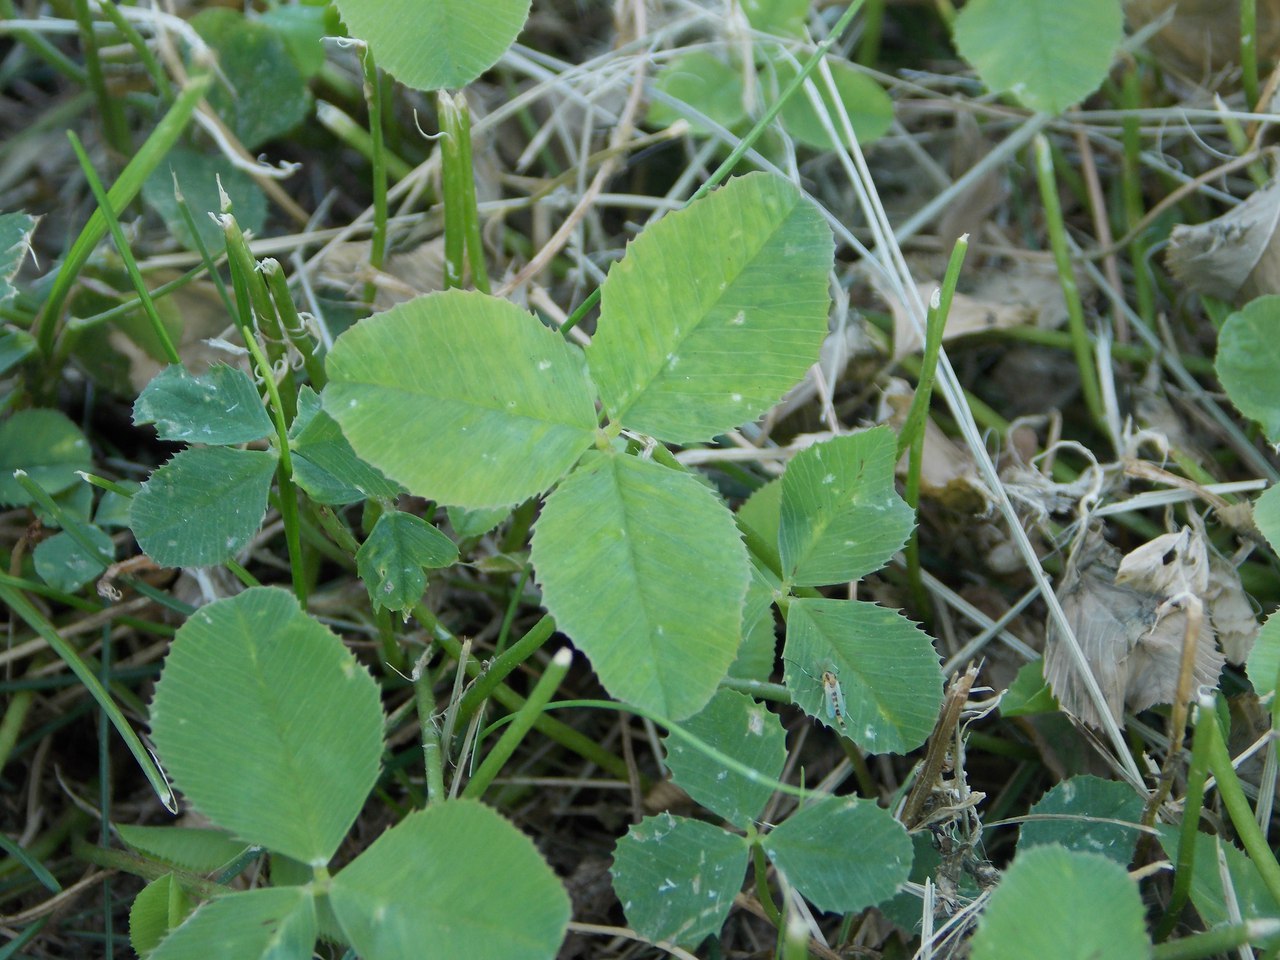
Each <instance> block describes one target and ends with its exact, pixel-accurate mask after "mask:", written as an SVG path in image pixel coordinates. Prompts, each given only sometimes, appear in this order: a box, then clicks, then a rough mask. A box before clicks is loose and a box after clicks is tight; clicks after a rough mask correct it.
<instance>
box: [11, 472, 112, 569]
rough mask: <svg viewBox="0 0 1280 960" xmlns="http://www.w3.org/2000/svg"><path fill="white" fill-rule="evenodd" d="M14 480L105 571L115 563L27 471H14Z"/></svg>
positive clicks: (75, 519)
mask: <svg viewBox="0 0 1280 960" xmlns="http://www.w3.org/2000/svg"><path fill="white" fill-rule="evenodd" d="M13 479H15V480H17V481H18V485H19V486H21V487H22V489H23V490H25V491H27V493H29V494H30V495H31V498H32V499H33V500H34V501H35V502H36V503H38V504H39V505H40V506H41V507H43V508H44V509H45V510H47V511H48V512H49V515H50V516H52V517H53V519H54V520H56V521H57V523H58V526H59V527H61V528H62V529H63V531H64V532H65V533H66V534H67V536H69V537H71V539H72V540H74V541H75V542H76V543H77V544H79V545H80V548H81V549H82V550H84V551H85V552H86V553H87V554H89V556H91V557H93V558H95V559H96V560H97V561H98V562H99V563H100V564H101V565H102V566H103V568H104V569H105V568H106V567H109V566H111V564H112V563H114V562H115V557H111V556H108V555H107V554H105V553H103V552H102V551H101V549H99V547H98V545H97V544H96V543H94V542H93V541H92V540H90V539H89V535H88V534H87V533H85V532H84V531H85V524H84V522H83V521H82V520H80V519H79V518H77V517H73V516H71V515H69V514H68V513H67V511H66V510H64V509H63V508H62V505H61V504H59V503H58V501H56V500H54V499H53V497H51V496H50V495H49V491H47V490H45V489H44V487H42V486H40V485H39V484H38V483H36V482H35V481H34V480H32V479H31V477H30V476H29V475H28V474H27V471H25V470H15V471H13Z"/></svg>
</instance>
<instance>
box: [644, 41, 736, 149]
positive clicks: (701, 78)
mask: <svg viewBox="0 0 1280 960" xmlns="http://www.w3.org/2000/svg"><path fill="white" fill-rule="evenodd" d="M653 85H654V87H655V88H656V89H657V90H658V91H660V92H662V93H665V94H666V95H667V96H669V97H672V98H674V99H676V100H679V101H680V102H682V103H687V104H688V105H689V106H691V107H693V108H694V109H695V110H697V111H698V112H699V113H702V114H705V115H706V116H707V117H709V118H710V119H712V120H714V121H715V122H716V123H718V124H720V126H722V127H725V128H726V129H732V128H733V127H734V126H735V125H736V124H738V123H740V122H741V121H743V120H745V119H746V117H747V109H746V107H745V106H744V105H743V102H742V93H743V91H742V71H741V69H736V68H734V67H731V66H730V65H729V64H727V63H725V62H724V61H723V60H721V59H720V58H719V57H717V56H716V55H715V54H713V53H711V52H709V51H707V50H694V51H691V52H690V53H686V54H684V55H683V56H681V57H677V58H676V59H674V60H672V61H671V62H670V63H666V64H663V66H662V68H661V69H660V70H659V71H658V73H657V76H655V77H654V79H653ZM684 117H685V114H684V112H682V111H681V110H680V108H679V107H676V106H670V105H668V104H666V103H663V102H662V101H661V100H653V101H652V102H651V103H650V104H649V118H648V119H649V123H651V124H653V125H654V126H656V127H668V126H670V125H671V124H673V123H675V122H676V121H677V120H680V119H682V118H684ZM688 120H689V129H690V131H691V132H693V133H694V134H698V135H705V134H708V133H710V132H711V131H710V130H709V129H708V128H707V127H706V125H705V124H701V123H699V122H698V121H697V120H696V119H695V118H693V117H689V118H688Z"/></svg>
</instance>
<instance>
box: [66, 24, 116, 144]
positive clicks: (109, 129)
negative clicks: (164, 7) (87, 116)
mask: <svg viewBox="0 0 1280 960" xmlns="http://www.w3.org/2000/svg"><path fill="white" fill-rule="evenodd" d="M108 2H110V0H108ZM71 7H72V10H74V11H75V17H76V26H78V27H79V28H80V51H81V53H82V54H83V55H84V67H85V80H86V81H87V82H88V85H89V89H90V90H92V91H93V96H94V98H95V99H96V100H97V101H98V115H99V116H100V117H101V118H102V137H103V139H104V140H105V141H106V142H107V145H108V146H109V147H110V148H111V149H112V150H114V151H115V152H116V153H117V154H118V155H119V156H122V157H123V156H128V155H129V149H130V145H129V129H128V127H126V126H125V122H124V113H123V111H122V110H121V109H120V106H121V100H120V98H119V97H113V96H112V95H111V94H110V93H109V92H108V90H107V81H106V77H105V76H104V75H103V72H102V60H101V59H100V58H99V57H98V38H97V36H96V34H95V33H94V30H93V17H92V15H91V14H90V13H89V0H72V2H71Z"/></svg>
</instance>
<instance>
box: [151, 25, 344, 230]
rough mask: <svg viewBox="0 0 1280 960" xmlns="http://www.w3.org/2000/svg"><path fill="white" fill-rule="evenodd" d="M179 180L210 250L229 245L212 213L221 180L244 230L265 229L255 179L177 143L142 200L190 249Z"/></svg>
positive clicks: (215, 157) (214, 155)
mask: <svg viewBox="0 0 1280 960" xmlns="http://www.w3.org/2000/svg"><path fill="white" fill-rule="evenodd" d="M282 9H297V8H293V7H289V8H282ZM318 46H319V45H318V44H317V47H318ZM322 55H323V54H322ZM175 178H176V179H177V181H178V183H177V188H178V190H180V191H181V192H182V197H183V199H184V200H185V201H186V204H187V210H188V211H189V212H190V214H191V218H192V220H193V221H194V222H195V225H196V232H197V233H199V234H200V239H201V241H202V242H203V243H204V245H205V248H206V249H207V250H209V251H210V253H213V254H217V253H219V252H221V251H222V250H223V249H225V248H226V245H227V236H226V233H225V232H223V229H222V228H221V227H220V226H218V224H216V223H214V222H213V219H212V218H211V217H210V216H209V214H211V213H221V212H222V198H221V196H219V193H218V187H219V184H221V187H222V190H223V192H225V193H226V195H227V196H228V197H229V198H230V200H231V212H232V213H234V214H235V218H236V222H237V223H238V224H240V229H242V230H243V231H244V232H245V233H254V234H260V233H261V232H262V228H263V226H264V225H265V223H266V221H267V198H266V195H265V194H264V193H263V192H262V190H261V188H259V186H258V185H257V184H256V183H254V182H253V178H252V177H250V176H249V175H248V174H247V173H245V172H244V171H243V170H241V169H240V168H239V167H236V166H233V165H232V163H231V161H230V160H228V159H227V158H226V157H224V156H223V155H222V154H220V153H198V152H196V151H195V150H190V149H188V148H186V147H174V148H173V149H172V150H170V151H169V155H168V156H167V157H165V159H164V160H163V161H161V163H160V166H158V167H156V169H155V170H154V171H153V172H152V174H151V176H149V177H147V179H146V182H145V183H143V184H142V199H143V200H144V201H146V204H147V206H149V207H150V208H151V209H152V210H154V211H155V212H156V213H157V214H158V215H159V216H160V219H162V220H163V221H164V225H165V227H166V228H167V229H168V231H169V233H170V234H172V235H173V236H174V237H175V238H176V239H177V241H178V242H179V243H181V244H182V245H183V246H184V247H186V248H187V249H189V250H196V249H198V248H197V247H196V244H195V241H194V239H193V238H192V236H191V231H190V230H189V229H188V228H187V221H186V218H185V217H183V216H182V211H181V209H180V208H179V206H178V198H177V197H176V196H175V195H174V179H175Z"/></svg>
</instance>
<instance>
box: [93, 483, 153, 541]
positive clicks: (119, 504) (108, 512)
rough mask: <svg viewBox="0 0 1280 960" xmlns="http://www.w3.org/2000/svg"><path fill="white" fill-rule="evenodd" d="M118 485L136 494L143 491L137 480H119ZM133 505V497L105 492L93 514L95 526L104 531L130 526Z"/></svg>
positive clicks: (110, 491) (111, 491)
mask: <svg viewBox="0 0 1280 960" xmlns="http://www.w3.org/2000/svg"><path fill="white" fill-rule="evenodd" d="M116 483H117V484H119V485H120V486H121V487H124V488H125V489H126V490H129V491H131V493H134V494H136V493H137V492H138V491H139V490H141V489H142V484H140V483H139V482H138V481H137V480H117V481H116ZM86 486H87V484H86ZM131 503H133V497H132V496H127V497H126V496H125V495H123V494H120V493H116V492H115V491H114V490H104V491H103V492H102V497H101V499H99V500H98V508H97V509H96V510H95V511H94V512H93V522H94V524H95V525H97V526H99V527H102V528H103V529H104V530H121V529H123V528H125V527H127V526H129V505H130V504H131Z"/></svg>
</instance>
